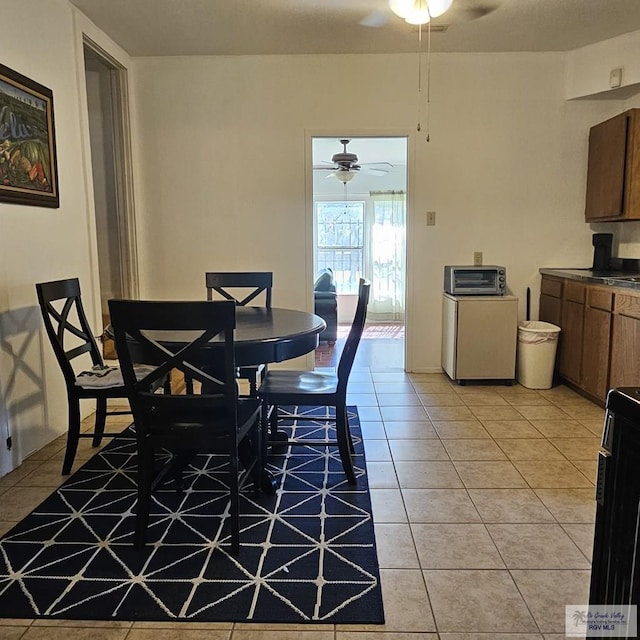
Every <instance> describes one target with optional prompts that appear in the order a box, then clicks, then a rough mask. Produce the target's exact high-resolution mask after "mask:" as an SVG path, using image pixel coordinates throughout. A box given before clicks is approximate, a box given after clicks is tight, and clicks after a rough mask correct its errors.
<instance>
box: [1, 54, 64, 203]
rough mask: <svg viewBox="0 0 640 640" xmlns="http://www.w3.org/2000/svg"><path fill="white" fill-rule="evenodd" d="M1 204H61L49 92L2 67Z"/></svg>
mask: <svg viewBox="0 0 640 640" xmlns="http://www.w3.org/2000/svg"><path fill="white" fill-rule="evenodd" d="M0 202H10V203H13V204H26V205H36V206H40V207H59V206H60V197H59V195H58V171H57V162H56V141H55V133H54V125H53V93H52V91H51V90H50V89H47V88H46V87H43V86H42V85H40V84H38V83H37V82H34V81H33V80H30V79H29V78H27V77H25V76H23V75H20V74H19V73H17V72H16V71H13V70H12V69H9V68H8V67H5V66H4V65H2V64H0Z"/></svg>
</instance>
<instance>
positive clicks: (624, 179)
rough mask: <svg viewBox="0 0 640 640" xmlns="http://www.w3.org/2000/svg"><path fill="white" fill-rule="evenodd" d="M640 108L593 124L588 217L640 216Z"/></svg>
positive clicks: (618, 218)
mask: <svg viewBox="0 0 640 640" xmlns="http://www.w3.org/2000/svg"><path fill="white" fill-rule="evenodd" d="M639 119H640V109H630V110H629V111H625V112H624V113H621V114H620V115H618V116H615V117H614V118H611V119H610V120H606V121H605V122H602V123H600V124H597V125H595V126H594V127H591V130H590V132H589V163H588V168H587V197H586V206H585V220H586V221H587V222H611V221H621V220H640V121H639Z"/></svg>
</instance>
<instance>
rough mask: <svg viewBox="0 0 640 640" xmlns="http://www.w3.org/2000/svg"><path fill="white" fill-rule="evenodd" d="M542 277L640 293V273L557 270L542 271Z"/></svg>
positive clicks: (572, 269) (573, 269)
mask: <svg viewBox="0 0 640 640" xmlns="http://www.w3.org/2000/svg"><path fill="white" fill-rule="evenodd" d="M539 271H540V273H541V274H542V275H545V276H555V277H556V278H568V279H569V280H579V281H582V282H587V283H590V284H603V285H608V286H610V287H620V288H623V289H634V290H636V291H640V271H612V270H608V271H594V270H593V269H575V268H568V269H565V268H561V267H559V268H557V269H547V268H545V269H540V270H539Z"/></svg>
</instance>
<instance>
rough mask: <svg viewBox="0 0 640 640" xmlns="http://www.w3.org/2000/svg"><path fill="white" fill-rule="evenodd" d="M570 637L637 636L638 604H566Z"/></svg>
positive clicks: (566, 633)
mask: <svg viewBox="0 0 640 640" xmlns="http://www.w3.org/2000/svg"><path fill="white" fill-rule="evenodd" d="M564 627H565V635H566V636H567V637H568V638H584V637H585V636H586V635H587V634H588V637H589V638H635V637H636V635H637V627H638V614H637V606H636V605H612V604H588V605H587V604H568V605H566V606H565V623H564Z"/></svg>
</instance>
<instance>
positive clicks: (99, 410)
mask: <svg viewBox="0 0 640 640" xmlns="http://www.w3.org/2000/svg"><path fill="white" fill-rule="evenodd" d="M106 422H107V399H106V398H97V399H96V422H95V426H94V428H93V440H92V442H91V446H92V447H99V446H100V443H101V442H102V436H103V435H104V426H105V424H106Z"/></svg>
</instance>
